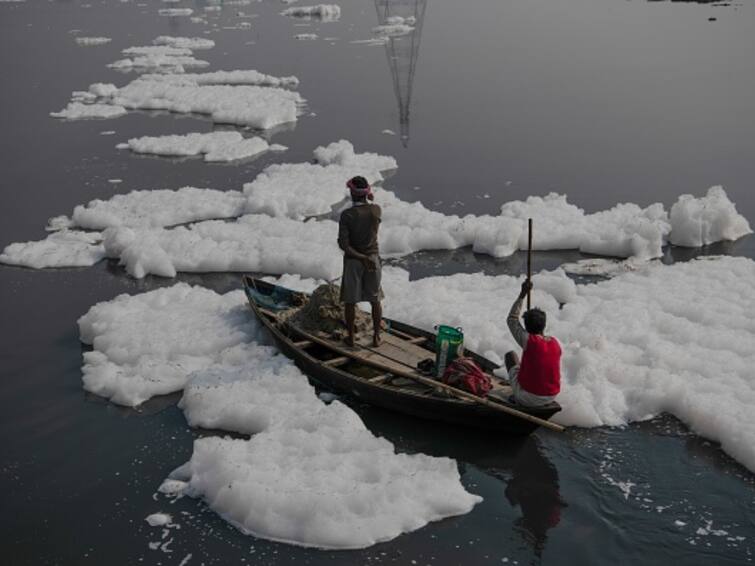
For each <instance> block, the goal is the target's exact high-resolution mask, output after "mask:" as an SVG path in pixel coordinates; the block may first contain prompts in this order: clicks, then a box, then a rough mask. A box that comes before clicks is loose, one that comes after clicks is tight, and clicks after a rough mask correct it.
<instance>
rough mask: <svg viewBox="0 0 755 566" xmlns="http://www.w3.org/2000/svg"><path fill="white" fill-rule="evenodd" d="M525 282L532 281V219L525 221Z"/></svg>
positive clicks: (528, 300) (528, 302)
mask: <svg viewBox="0 0 755 566" xmlns="http://www.w3.org/2000/svg"><path fill="white" fill-rule="evenodd" d="M527 228H528V235H527V281H532V218H530V219H529V220H528V221H527ZM530 307H531V304H530V292H529V291H527V310H530Z"/></svg>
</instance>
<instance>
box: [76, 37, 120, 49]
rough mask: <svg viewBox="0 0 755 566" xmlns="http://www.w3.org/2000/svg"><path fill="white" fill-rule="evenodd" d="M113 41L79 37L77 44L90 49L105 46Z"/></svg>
mask: <svg viewBox="0 0 755 566" xmlns="http://www.w3.org/2000/svg"><path fill="white" fill-rule="evenodd" d="M111 41H113V40H112V39H111V38H109V37H77V38H76V43H78V44H79V45H82V46H84V47H90V46H93V45H105V44H106V43H110V42H111Z"/></svg>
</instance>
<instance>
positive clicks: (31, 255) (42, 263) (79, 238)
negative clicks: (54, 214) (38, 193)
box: [0, 230, 105, 269]
mask: <svg viewBox="0 0 755 566" xmlns="http://www.w3.org/2000/svg"><path fill="white" fill-rule="evenodd" d="M104 257H105V248H104V246H103V245H102V234H100V233H99V232H80V231H78V230H61V231H59V232H55V233H53V234H50V235H49V236H47V238H45V239H44V240H38V241H32V242H19V243H15V244H10V245H8V246H6V247H5V249H4V250H3V253H2V254H0V263H5V264H7V265H18V266H22V267H32V268H34V269H44V268H50V267H88V266H91V265H94V264H95V263H97V262H98V261H100V260H101V259H103V258H104Z"/></svg>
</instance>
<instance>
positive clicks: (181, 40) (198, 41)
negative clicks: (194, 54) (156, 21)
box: [152, 35, 215, 50]
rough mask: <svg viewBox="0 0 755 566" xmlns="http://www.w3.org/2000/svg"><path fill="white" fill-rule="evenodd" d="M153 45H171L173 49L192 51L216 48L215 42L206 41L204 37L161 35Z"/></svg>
mask: <svg viewBox="0 0 755 566" xmlns="http://www.w3.org/2000/svg"><path fill="white" fill-rule="evenodd" d="M152 43H154V44H155V45H169V46H171V47H179V48H184V49H191V50H198V49H212V48H213V47H215V42H214V41H213V40H211V39H205V38H203V37H174V36H170V35H161V36H159V37H157V38H155V39H154V40H153V41H152Z"/></svg>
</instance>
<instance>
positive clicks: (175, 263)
mask: <svg viewBox="0 0 755 566" xmlns="http://www.w3.org/2000/svg"><path fill="white" fill-rule="evenodd" d="M337 231H338V227H337V225H336V223H335V222H332V221H326V222H313V221H310V222H298V221H296V220H290V219H287V218H271V217H269V216H265V215H260V214H251V215H246V216H242V217H241V218H239V219H238V220H237V221H234V222H223V221H207V222H198V223H196V224H193V225H191V226H179V227H177V228H172V229H169V230H166V229H131V228H125V227H121V228H109V229H108V230H106V231H105V232H104V244H105V250H106V253H107V255H108V257H112V258H119V259H120V263H121V265H123V266H124V267H125V268H126V271H127V272H128V273H129V274H131V275H132V276H133V277H136V278H142V277H145V276H146V275H148V274H153V275H159V276H162V277H175V275H176V273H177V272H179V271H184V272H215V271H230V272H239V271H241V272H243V271H256V272H263V273H273V274H282V273H289V272H292V271H293V272H297V273H301V274H303V275H305V276H307V277H314V278H323V279H332V278H333V277H335V276H337V275H338V274H339V273H340V269H341V253H340V251H339V250H338V247H337V245H336V237H337Z"/></svg>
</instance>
